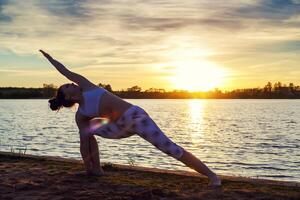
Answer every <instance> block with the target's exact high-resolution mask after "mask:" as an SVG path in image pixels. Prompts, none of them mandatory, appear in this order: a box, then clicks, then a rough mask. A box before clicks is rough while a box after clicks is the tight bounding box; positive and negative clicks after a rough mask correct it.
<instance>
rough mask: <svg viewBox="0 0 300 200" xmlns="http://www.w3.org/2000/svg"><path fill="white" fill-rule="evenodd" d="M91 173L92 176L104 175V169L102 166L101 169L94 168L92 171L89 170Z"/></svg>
mask: <svg viewBox="0 0 300 200" xmlns="http://www.w3.org/2000/svg"><path fill="white" fill-rule="evenodd" d="M89 175H90V176H103V175H104V171H103V169H102V168H100V169H92V170H91V171H89Z"/></svg>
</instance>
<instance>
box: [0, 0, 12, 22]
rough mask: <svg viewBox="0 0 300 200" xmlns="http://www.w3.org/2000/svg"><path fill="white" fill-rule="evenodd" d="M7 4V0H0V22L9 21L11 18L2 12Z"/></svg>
mask: <svg viewBox="0 0 300 200" xmlns="http://www.w3.org/2000/svg"><path fill="white" fill-rule="evenodd" d="M7 4H8V0H0V22H6V23H7V22H11V20H12V18H11V17H10V16H8V15H6V14H5V13H3V7H4V6H5V5H7Z"/></svg>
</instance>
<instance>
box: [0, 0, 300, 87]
mask: <svg viewBox="0 0 300 200" xmlns="http://www.w3.org/2000/svg"><path fill="white" fill-rule="evenodd" d="M39 49H43V50H45V51H46V52H48V53H50V54H51V55H52V56H53V57H54V58H56V59H58V60H59V61H61V62H62V63H63V64H65V65H66V66H67V67H69V68H70V69H71V70H73V71H74V72H77V73H80V74H82V75H84V76H86V77H87V78H88V79H90V80H91V81H92V82H94V83H100V82H101V83H106V84H111V85H112V87H113V89H115V90H118V89H122V88H123V89H126V88H128V87H131V86H134V85H139V86H141V87H142V89H148V88H150V87H155V88H165V89H167V90H173V89H188V90H193V91H194V90H209V89H212V88H215V87H218V88H221V89H229V90H230V89H234V88H247V87H258V86H263V85H265V84H266V82H268V81H271V82H275V81H282V82H284V83H288V82H294V83H295V84H300V55H299V53H300V0H240V1H238V0H228V1H224V0H211V1H209V0H169V1H167V0H149V1H148V0H147V1H146V0H119V1H115V0H98V1H96V0H82V1H79V0H78V1H76V0H64V1H61V0H51V1H46V0H26V1H17V0H15V1H12V0H11V1H10V0H0V86H1V87H4V86H24V87H41V86H42V84H43V83H53V84H55V85H60V84H63V83H65V82H68V81H67V79H65V78H64V77H63V76H61V75H60V74H59V73H58V72H57V71H56V70H55V69H54V68H53V67H52V66H51V65H50V64H49V63H48V62H47V61H46V60H45V59H44V58H43V57H42V56H41V55H40V53H39V52H38V50H39Z"/></svg>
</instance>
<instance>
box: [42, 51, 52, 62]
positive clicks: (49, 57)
mask: <svg viewBox="0 0 300 200" xmlns="http://www.w3.org/2000/svg"><path fill="white" fill-rule="evenodd" d="M40 52H41V53H42V54H43V55H44V56H45V57H46V58H47V59H48V60H50V59H53V58H52V57H51V56H50V55H49V54H47V53H46V52H45V51H43V50H41V49H40Z"/></svg>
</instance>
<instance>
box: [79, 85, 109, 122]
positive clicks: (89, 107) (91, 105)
mask: <svg viewBox="0 0 300 200" xmlns="http://www.w3.org/2000/svg"><path fill="white" fill-rule="evenodd" d="M106 92H107V90H105V89H104V88H101V87H97V88H95V89H92V90H89V91H85V92H83V93H82V96H83V98H84V103H83V104H82V105H81V106H80V107H79V108H78V111H79V112H80V113H81V114H82V115H84V116H87V117H99V113H98V111H99V104H100V99H101V97H102V96H103V94H104V93H106Z"/></svg>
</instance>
